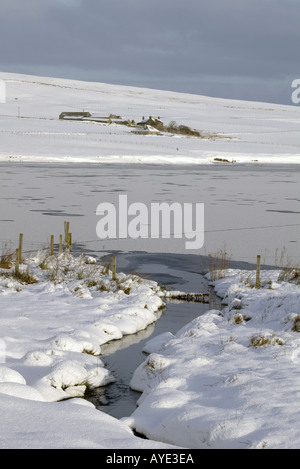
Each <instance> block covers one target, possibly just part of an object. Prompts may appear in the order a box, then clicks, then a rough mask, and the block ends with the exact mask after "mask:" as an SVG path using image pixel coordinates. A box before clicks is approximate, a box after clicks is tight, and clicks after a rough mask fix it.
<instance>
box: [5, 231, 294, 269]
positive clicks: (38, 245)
mask: <svg viewBox="0 0 300 469" xmlns="http://www.w3.org/2000/svg"><path fill="white" fill-rule="evenodd" d="M299 226H300V223H293V224H285V225H264V226H247V227H242V226H241V227H232V228H220V229H212V230H204V231H203V232H204V235H205V234H212V233H225V232H238V231H254V230H264V229H281V228H288V227H299ZM197 233H202V231H201V232H196V231H193V232H183V233H168V236H170V238H171V237H176V236H177V237H178V235H182V236H191V235H195V234H197ZM160 237H162V235H157V236H151V238H152V239H160ZM141 239H147V238H141ZM108 240H109V242H110V243H114V242H120V241H122V243H123V242H126V238H124V237H122V238H120V237H114V238H109V239H108ZM128 240H131V238H128ZM103 241H107V239H106V240H103V239H100V238H95V239H88V240H80V241H75V242H73V250H74V252H78V251H80V250H83V248H84V247H86V246H88V245H89V244H96V243H100V242H103ZM17 242H18V238H17V237H16V239H15V240H14V241H12V239H3V238H0V243H1V245H2V250H5V249H6V250H9V249H11V250H12V249H13V246H14V245H15V244H17ZM24 246H25V248H23V251H22V252H23V254H26V255H31V254H35V253H37V252H38V251H39V250H49V248H50V236H49V241H47V240H45V241H44V242H34V241H32V240H31V241H27V240H26V239H24ZM26 246H27V248H26ZM54 246H55V248H56V249H57V248H58V243H55V244H54ZM93 250H94V251H95V248H94V249H93ZM99 251H100V249H99ZM106 251H109V249H108V250H106ZM0 255H1V254H0ZM243 258H244V259H253V256H251V257H250V256H248V257H247V256H244V255H243ZM293 258H294V259H298V258H299V259H300V252H299V255H293ZM264 259H265V261H266V260H267V259H273V260H274V254H273V255H271V254H270V255H268V253H265V255H264Z"/></svg>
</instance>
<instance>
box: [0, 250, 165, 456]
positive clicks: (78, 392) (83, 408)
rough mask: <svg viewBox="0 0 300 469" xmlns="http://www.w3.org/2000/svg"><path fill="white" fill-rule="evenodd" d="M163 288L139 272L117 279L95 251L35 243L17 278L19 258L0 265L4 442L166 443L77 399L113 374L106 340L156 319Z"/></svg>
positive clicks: (18, 444) (139, 445)
mask: <svg viewBox="0 0 300 469" xmlns="http://www.w3.org/2000/svg"><path fill="white" fill-rule="evenodd" d="M158 290H159V287H158V286H157V284H156V283H155V282H151V281H146V280H145V281H144V280H143V279H141V278H139V277H137V276H135V275H125V274H123V273H118V274H117V280H116V281H115V280H112V274H111V272H110V271H105V268H104V267H103V266H101V265H97V264H96V262H95V259H92V258H91V257H85V256H80V257H78V258H75V257H73V256H72V255H71V254H69V253H64V254H61V255H55V256H48V255H47V254H45V253H43V252H39V253H38V254H37V255H36V256H35V257H34V258H32V259H27V260H25V261H24V262H23V264H21V265H20V274H19V276H18V277H17V278H16V275H15V268H14V266H13V265H12V266H11V267H10V269H0V309H1V344H5V347H3V350H4V351H5V354H4V357H1V358H4V363H1V365H0V415H1V429H0V441H1V447H3V448H8V447H9V448H35V447H37V448H47V447H49V448H53V447H57V448H80V447H82V448H86V447H87V448H93V447H95V448H96V447H97V448H118V447H120V448H127V447H129V448H134V447H137V448H152V447H153V448H154V447H161V445H162V444H160V443H159V444H158V443H152V442H147V441H145V440H143V439H140V438H137V437H135V436H134V435H133V433H132V431H131V430H130V429H129V427H128V426H127V425H126V424H125V423H121V422H118V421H117V420H115V419H113V418H112V417H109V416H107V415H105V414H103V413H102V412H100V411H98V410H96V409H95V407H94V406H93V405H88V404H87V402H86V401H84V400H79V399H76V398H78V397H82V396H83V395H84V393H85V391H86V389H87V388H94V387H98V386H105V385H107V384H109V383H111V382H113V381H114V380H115V377H114V376H112V374H111V373H110V372H109V370H107V369H106V368H105V366H104V364H103V362H102V360H101V345H102V344H104V343H106V342H108V341H112V340H115V339H120V338H122V337H123V336H124V335H125V334H128V333H133V332H136V331H138V330H141V329H144V328H146V327H147V326H148V325H149V324H151V323H153V322H154V321H156V319H157V315H156V314H155V313H156V311H157V310H158V308H160V307H161V306H162V304H163V303H162V300H161V298H160V297H159V296H158ZM70 398H73V399H71V401H70V400H69V399H70ZM74 398H75V399H74ZM65 400H67V402H58V401H65ZM79 403H81V404H84V403H86V405H78V404H79ZM162 447H168V445H167V446H164V445H163V446H162Z"/></svg>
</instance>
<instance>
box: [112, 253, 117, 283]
mask: <svg viewBox="0 0 300 469" xmlns="http://www.w3.org/2000/svg"><path fill="white" fill-rule="evenodd" d="M116 267H117V258H116V256H113V267H112V280H116V278H117V277H116Z"/></svg>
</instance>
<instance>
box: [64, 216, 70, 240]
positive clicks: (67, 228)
mask: <svg viewBox="0 0 300 469" xmlns="http://www.w3.org/2000/svg"><path fill="white" fill-rule="evenodd" d="M64 224H65V243H66V245H67V246H68V242H69V227H70V222H69V221H65V222H64Z"/></svg>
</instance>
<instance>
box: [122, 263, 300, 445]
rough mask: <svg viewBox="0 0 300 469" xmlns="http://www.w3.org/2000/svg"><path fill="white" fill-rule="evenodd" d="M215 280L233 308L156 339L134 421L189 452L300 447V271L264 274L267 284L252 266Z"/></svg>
mask: <svg viewBox="0 0 300 469" xmlns="http://www.w3.org/2000/svg"><path fill="white" fill-rule="evenodd" d="M210 277H211V276H210V274H209V275H208V278H210ZM212 283H213V285H214V287H215V290H216V292H217V294H218V295H219V296H221V297H222V298H223V302H224V304H225V305H226V306H225V308H224V310H222V312H220V311H216V310H211V311H209V312H207V313H205V314H204V315H202V316H200V317H198V318H196V319H195V320H193V321H192V322H190V323H189V324H187V325H186V326H185V327H183V328H182V329H181V330H179V331H178V333H177V334H175V335H173V334H171V333H165V334H162V335H160V336H158V337H156V338H154V339H152V340H150V341H149V342H148V343H147V344H146V346H145V351H146V352H148V353H149V356H148V358H147V360H146V361H145V362H144V363H143V364H141V365H140V367H139V368H138V369H137V370H136V372H135V374H134V376H133V378H132V382H131V386H132V388H133V389H135V390H138V391H141V392H143V394H142V396H141V398H140V399H139V401H138V404H139V406H138V408H137V409H136V411H135V412H134V413H133V414H132V416H131V417H130V418H128V419H126V422H127V423H128V424H129V425H131V426H132V428H135V429H136V430H137V431H139V432H141V433H144V434H145V435H146V436H147V437H148V438H153V439H157V440H160V441H166V442H169V443H173V444H177V445H180V446H187V447H189V448H235V449H238V448H299V447H300V424H299V412H300V400H299V387H300V373H299V364H300V339H299V331H300V285H299V272H297V271H289V272H287V271H265V272H262V279H261V288H260V289H256V288H255V272H251V271H242V270H227V271H225V272H224V278H222V279H218V280H215V281H213V282H212Z"/></svg>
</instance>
